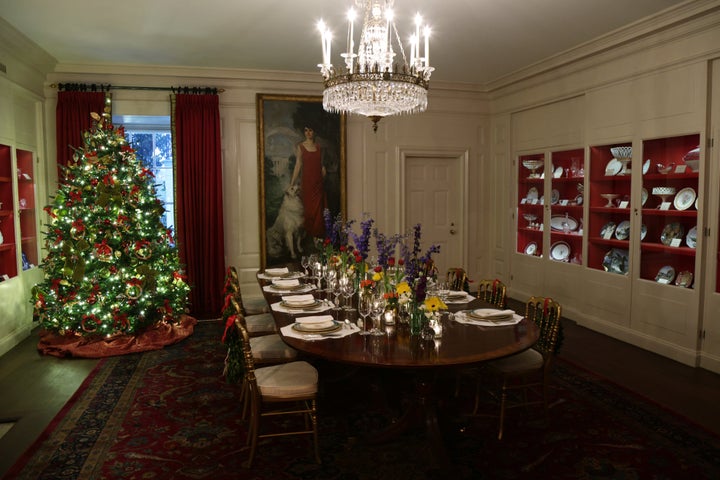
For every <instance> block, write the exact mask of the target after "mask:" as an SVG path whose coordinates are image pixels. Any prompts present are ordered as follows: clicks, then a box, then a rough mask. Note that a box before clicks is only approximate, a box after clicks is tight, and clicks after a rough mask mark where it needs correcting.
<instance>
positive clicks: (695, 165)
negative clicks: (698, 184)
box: [685, 159, 700, 172]
mask: <svg viewBox="0 0 720 480" xmlns="http://www.w3.org/2000/svg"><path fill="white" fill-rule="evenodd" d="M685 165H687V166H688V167H689V168H690V170H692V171H693V172H697V171H698V168H699V167H700V160H698V159H695V160H688V159H686V160H685Z"/></svg>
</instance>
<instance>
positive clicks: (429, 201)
mask: <svg viewBox="0 0 720 480" xmlns="http://www.w3.org/2000/svg"><path fill="white" fill-rule="evenodd" d="M463 169H464V162H463V157H462V156H447V157H444V156H419V155H418V156H412V155H408V156H406V157H405V226H406V228H407V229H408V230H409V231H412V227H413V226H414V225H416V224H418V223H420V224H421V225H422V249H423V253H424V252H425V251H426V250H427V249H428V248H429V247H430V245H432V244H438V245H440V254H439V255H434V257H433V258H434V259H435V262H436V265H437V267H438V271H439V272H440V273H441V274H442V275H444V272H446V271H447V269H448V267H464V266H465V265H464V264H463V252H464V251H465V249H464V238H465V232H464V225H463V218H464V211H463V210H464V208H463V205H464V203H463V197H464V187H463V185H464V182H463V180H462V179H463Z"/></svg>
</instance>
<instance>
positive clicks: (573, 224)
mask: <svg viewBox="0 0 720 480" xmlns="http://www.w3.org/2000/svg"><path fill="white" fill-rule="evenodd" d="M565 221H567V224H568V228H569V229H570V231H571V232H574V231H575V230H577V228H578V222H577V220H575V219H574V218H573V217H570V216H568V217H567V218H566V217H565V215H553V216H552V217H551V218H550V228H551V229H553V230H556V231H559V232H562V231H563V230H564V229H563V223H565Z"/></svg>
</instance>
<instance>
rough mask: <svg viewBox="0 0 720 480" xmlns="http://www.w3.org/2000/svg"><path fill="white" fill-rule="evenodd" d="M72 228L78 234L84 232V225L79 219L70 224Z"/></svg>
mask: <svg viewBox="0 0 720 480" xmlns="http://www.w3.org/2000/svg"><path fill="white" fill-rule="evenodd" d="M72 227H73V228H74V229H75V230H77V231H78V232H82V231H84V230H85V224H84V223H83V221H82V218H79V219H77V220H75V221H74V222H72Z"/></svg>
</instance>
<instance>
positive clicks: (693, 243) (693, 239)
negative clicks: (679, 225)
mask: <svg viewBox="0 0 720 480" xmlns="http://www.w3.org/2000/svg"><path fill="white" fill-rule="evenodd" d="M685 243H686V244H687V246H688V247H690V248H696V247H697V225H696V226H694V227H692V228H691V229H690V231H689V232H688V234H687V236H686V237H685Z"/></svg>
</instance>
